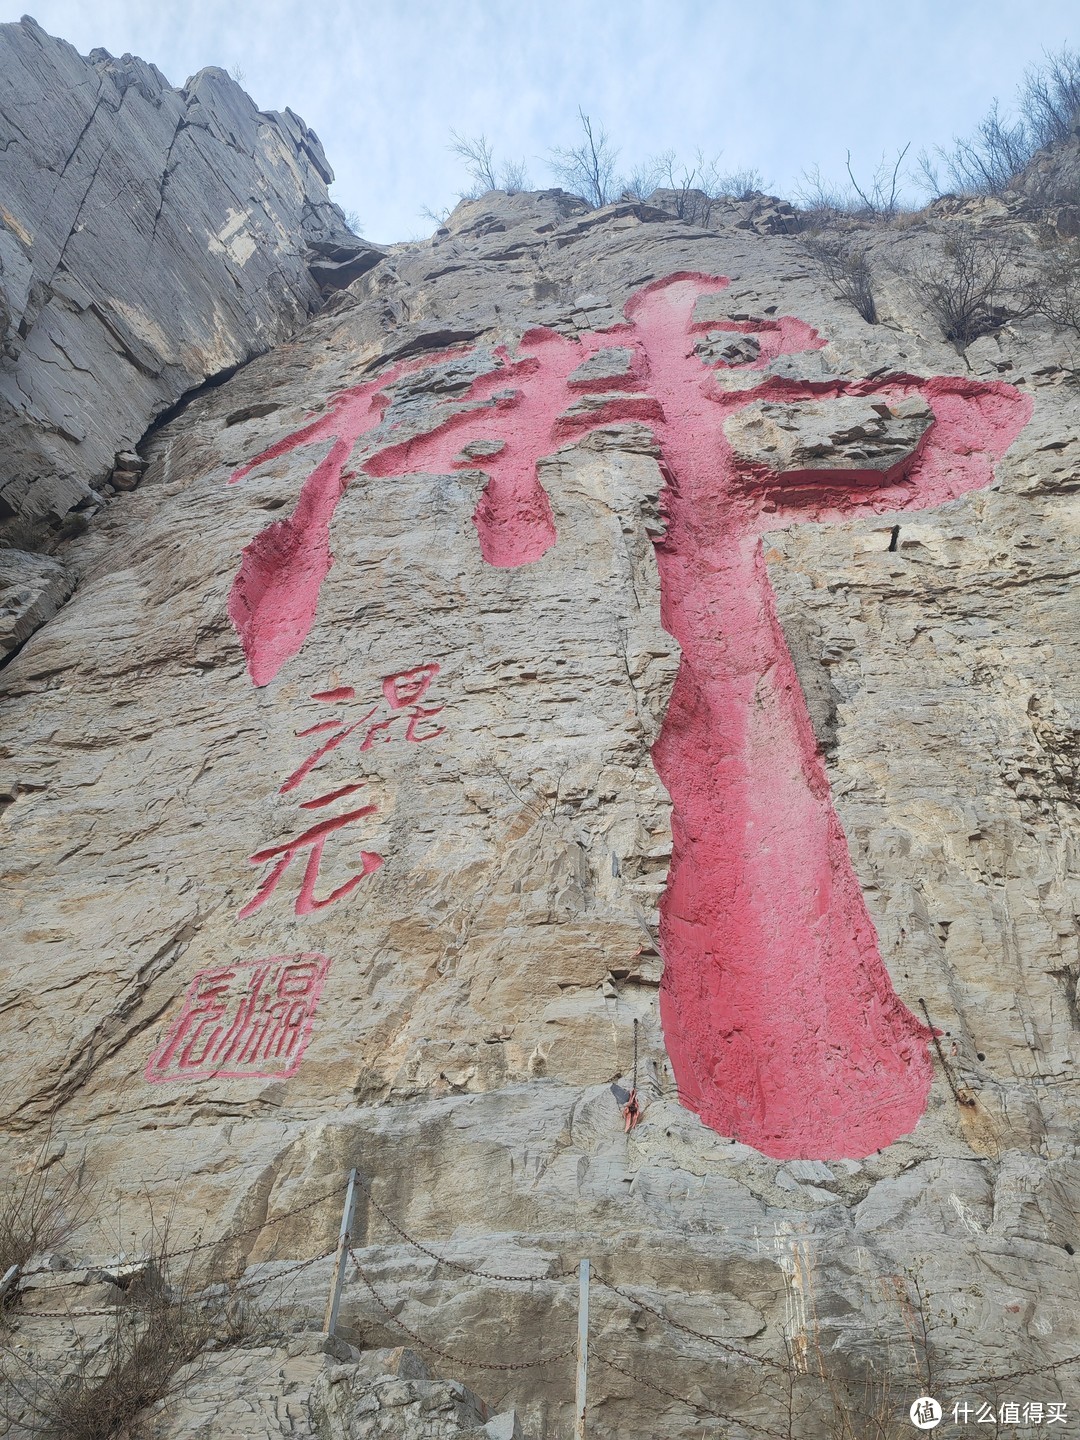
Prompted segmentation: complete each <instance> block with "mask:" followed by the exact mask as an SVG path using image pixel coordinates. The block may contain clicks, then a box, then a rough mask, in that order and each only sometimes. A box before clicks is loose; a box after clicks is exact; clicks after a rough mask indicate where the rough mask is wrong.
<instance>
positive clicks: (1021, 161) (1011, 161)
mask: <svg viewBox="0 0 1080 1440" xmlns="http://www.w3.org/2000/svg"><path fill="white" fill-rule="evenodd" d="M1016 108H1017V112H1018V118H1017V119H1016V120H1014V121H1009V120H1007V119H1005V118H1003V117H1002V114H1001V107H1000V105H999V103H998V101H997V100H995V101H994V102H993V104H992V105H991V106H990V109H989V111H988V112H987V114H986V115H985V116H984V117H983V119H982V120H980V122H979V124H978V125H977V126H976V127H975V131H974V133H973V134H972V135H970V136H969V137H968V138H967V139H957V140H954V141H953V144H952V147H951V148H950V149H947V150H946V149H944V148H942V147H941V146H939V147H938V148H937V149H936V151H935V154H936V156H937V158H938V160H940V161H941V162H942V163H943V164H944V167H945V172H946V174H947V175H948V177H949V180H950V181H951V183H952V185H953V187H954V189H956V190H957V191H959V192H960V193H961V194H964V195H1000V194H1002V193H1003V192H1004V191H1005V190H1007V189H1008V188H1009V186H1010V185H1011V184H1012V183H1013V182H1014V181H1015V180H1016V178H1017V176H1018V175H1019V174H1020V173H1021V171H1022V170H1024V169H1025V168H1026V167H1027V165H1028V164H1029V162H1030V161H1031V159H1032V157H1033V156H1034V154H1035V152H1036V151H1037V150H1041V149H1043V148H1044V147H1046V146H1049V145H1060V144H1062V143H1063V142H1064V141H1065V140H1067V139H1068V138H1069V136H1070V135H1071V134H1072V132H1073V129H1074V127H1075V125H1076V123H1077V117H1078V116H1080V53H1078V52H1077V51H1075V50H1069V49H1067V48H1063V49H1061V50H1059V51H1058V52H1057V53H1056V54H1047V56H1046V59H1045V61H1044V63H1043V64H1042V65H1040V66H1037V67H1035V68H1034V69H1031V70H1029V71H1028V72H1027V75H1026V76H1025V78H1024V83H1023V85H1022V86H1021V87H1020V90H1019V93H1018V95H1017V104H1016ZM920 165H921V168H922V174H923V178H924V180H927V181H929V182H930V183H931V188H933V189H934V191H935V193H937V194H940V193H941V190H940V187H939V186H938V184H937V173H936V170H935V168H934V166H933V165H932V163H931V161H930V158H929V157H928V156H926V155H925V154H924V155H923V156H921V157H920Z"/></svg>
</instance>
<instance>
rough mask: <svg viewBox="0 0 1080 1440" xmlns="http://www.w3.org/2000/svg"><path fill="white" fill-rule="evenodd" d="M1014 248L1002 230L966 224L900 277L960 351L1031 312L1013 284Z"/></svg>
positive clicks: (1026, 301)
mask: <svg viewBox="0 0 1080 1440" xmlns="http://www.w3.org/2000/svg"><path fill="white" fill-rule="evenodd" d="M1016 259H1017V254H1016V247H1015V242H1013V241H1012V240H1011V239H1009V237H1007V236H1005V235H1004V234H1002V233H1001V232H1000V231H996V232H994V231H982V230H976V229H975V228H974V227H973V226H970V225H964V226H962V227H960V228H959V229H957V230H956V231H955V233H953V234H951V235H950V236H949V237H948V238H947V239H946V240H945V241H944V243H943V244H942V246H941V249H940V250H939V251H938V252H937V253H936V254H935V255H934V256H933V257H931V258H928V259H926V260H924V261H923V262H922V263H921V264H918V265H912V266H907V267H903V268H901V270H900V273H901V274H903V275H906V276H907V278H908V279H909V280H911V281H914V283H915V285H916V287H917V289H918V291H919V293H920V295H921V296H922V299H923V301H924V303H925V304H926V305H927V307H928V308H929V310H930V312H931V314H932V315H933V316H934V317H935V319H936V320H937V321H938V323H939V324H940V326H941V329H942V333H943V334H944V336H945V339H946V340H951V341H952V343H953V344H954V345H955V346H956V348H957V350H958V351H960V352H961V353H962V352H963V351H964V350H966V349H967V347H968V346H969V345H970V344H971V342H972V341H973V340H977V339H978V337H979V336H980V335H989V334H990V333H991V332H992V331H994V330H998V329H1000V328H1001V326H1002V325H1004V324H1006V323H1007V322H1008V321H1009V320H1016V319H1019V318H1020V317H1021V316H1022V315H1029V314H1031V313H1032V309H1033V305H1032V301H1031V298H1030V296H1027V295H1025V294H1024V292H1023V290H1022V288H1021V287H1019V286H1018V285H1017V283H1016Z"/></svg>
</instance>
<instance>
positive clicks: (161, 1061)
mask: <svg viewBox="0 0 1080 1440" xmlns="http://www.w3.org/2000/svg"><path fill="white" fill-rule="evenodd" d="M329 968H330V961H329V960H328V959H327V958H326V956H325V955H314V954H309V955H275V956H272V957H271V958H270V959H267V960H245V961H238V962H237V963H236V964H233V965H218V966H214V967H213V968H211V969H208V970H200V971H199V972H198V974H197V975H196V976H195V978H194V979H193V980H192V982H191V984H190V985H189V986H188V991H187V994H186V995H185V996H184V1004H183V1007H182V1009H181V1011H180V1014H179V1015H178V1016H177V1017H176V1019H175V1020H174V1021H173V1023H172V1025H171V1026H170V1027H169V1030H168V1033H167V1034H166V1036H165V1039H164V1040H163V1041H162V1042H161V1044H160V1045H159V1046H158V1047H157V1049H156V1050H155V1051H154V1053H153V1054H152V1055H151V1056H150V1059H149V1060H148V1061H147V1063H146V1071H145V1074H146V1078H147V1080H149V1081H150V1082H151V1083H152V1084H155V1085H157V1084H160V1083H161V1082H163V1081H165V1080H205V1079H209V1078H210V1077H212V1076H213V1077H216V1078H217V1079H220V1080H240V1079H247V1078H256V1077H264V1078H276V1079H287V1078H288V1077H289V1076H290V1075H295V1074H296V1071H297V1069H298V1068H299V1065H300V1061H301V1059H302V1057H303V1054H304V1050H305V1049H306V1048H307V1043H308V1040H309V1039H310V1037H311V1027H312V1023H313V1021H314V1019H315V1011H316V1008H317V1007H318V1003H319V996H320V995H321V994H322V988H323V983H324V981H325V979H326V972H327V971H328V970H329Z"/></svg>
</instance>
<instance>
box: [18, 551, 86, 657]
mask: <svg viewBox="0 0 1080 1440" xmlns="http://www.w3.org/2000/svg"><path fill="white" fill-rule="evenodd" d="M74 588H75V577H74V575H72V574H71V572H70V571H69V570H66V569H65V568H64V566H63V565H61V563H60V562H59V561H58V560H51V559H50V558H49V557H48V556H47V555H32V554H28V553H27V552H26V551H25V550H0V658H2V657H3V656H4V655H8V654H10V652H11V651H12V650H15V649H17V648H18V647H19V646H20V645H21V644H22V643H23V641H24V640H26V639H27V638H28V637H29V636H30V635H32V634H33V633H34V631H35V630H36V629H37V628H38V626H39V625H44V623H45V621H46V620H51V619H52V617H53V616H54V615H55V614H56V612H57V610H59V608H60V606H61V605H62V604H63V603H64V601H65V600H66V599H67V598H68V596H69V595H70V594H71V592H72V590H73V589H74Z"/></svg>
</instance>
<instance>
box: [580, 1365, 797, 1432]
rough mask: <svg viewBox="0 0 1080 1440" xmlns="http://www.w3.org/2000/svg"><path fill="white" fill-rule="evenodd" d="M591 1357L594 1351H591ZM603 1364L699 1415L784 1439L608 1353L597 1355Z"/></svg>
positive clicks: (636, 1383)
mask: <svg viewBox="0 0 1080 1440" xmlns="http://www.w3.org/2000/svg"><path fill="white" fill-rule="evenodd" d="M589 1354H590V1357H591V1356H592V1351H591V1350H590V1352H589ZM595 1358H596V1359H597V1360H599V1361H600V1364H601V1365H606V1366H607V1368H608V1369H609V1370H617V1371H618V1372H619V1374H620V1375H625V1376H626V1378H627V1379H628V1380H632V1381H633V1382H634V1384H635V1385H644V1386H645V1388H646V1389H647V1390H655V1391H656V1393H657V1395H663V1396H664V1397H665V1398H666V1399H668V1400H674V1401H675V1402H676V1403H677V1404H679V1405H687V1406H689V1407H690V1409H691V1410H696V1411H697V1412H698V1414H699V1415H702V1414H704V1415H708V1416H709V1417H710V1419H713V1420H723V1421H724V1422H725V1423H726V1424H728V1425H738V1426H740V1427H741V1428H742V1429H743V1430H753V1431H754V1433H755V1434H757V1435H765V1436H767V1437H768V1440H782V1437H781V1436H778V1435H776V1433H775V1431H772V1430H763V1429H762V1428H761V1426H760V1425H753V1424H751V1422H750V1421H749V1420H737V1419H736V1418H735V1416H734V1415H725V1413H724V1412H723V1411H722V1410H710V1409H708V1408H707V1407H706V1406H704V1405H697V1404H695V1402H694V1401H693V1400H687V1398H686V1396H685V1395H677V1394H676V1393H675V1391H674V1390H666V1389H665V1388H664V1386H663V1385H658V1384H657V1383H656V1381H655V1380H646V1378H645V1376H644V1375H636V1374H635V1373H634V1371H633V1370H627V1368H626V1367H625V1365H620V1364H619V1362H618V1361H617V1360H609V1359H608V1357H607V1356H606V1355H597V1356H596V1357H595Z"/></svg>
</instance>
